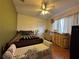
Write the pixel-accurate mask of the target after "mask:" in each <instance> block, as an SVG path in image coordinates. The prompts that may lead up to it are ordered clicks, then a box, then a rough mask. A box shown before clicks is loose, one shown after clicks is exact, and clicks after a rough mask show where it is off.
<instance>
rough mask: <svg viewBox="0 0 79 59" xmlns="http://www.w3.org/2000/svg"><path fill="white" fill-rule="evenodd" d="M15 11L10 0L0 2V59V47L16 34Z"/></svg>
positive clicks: (0, 0)
mask: <svg viewBox="0 0 79 59" xmlns="http://www.w3.org/2000/svg"><path fill="white" fill-rule="evenodd" d="M16 21H17V20H16V11H15V8H14V5H13V3H12V0H0V57H1V47H2V46H5V44H6V43H7V42H8V41H10V40H11V39H12V38H13V37H14V36H15V34H16V26H17V23H16Z"/></svg>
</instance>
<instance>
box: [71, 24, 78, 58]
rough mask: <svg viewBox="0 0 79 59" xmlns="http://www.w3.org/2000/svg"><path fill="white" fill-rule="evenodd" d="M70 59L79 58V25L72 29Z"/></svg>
mask: <svg viewBox="0 0 79 59" xmlns="http://www.w3.org/2000/svg"><path fill="white" fill-rule="evenodd" d="M70 59H79V25H77V26H72V29H71V40H70Z"/></svg>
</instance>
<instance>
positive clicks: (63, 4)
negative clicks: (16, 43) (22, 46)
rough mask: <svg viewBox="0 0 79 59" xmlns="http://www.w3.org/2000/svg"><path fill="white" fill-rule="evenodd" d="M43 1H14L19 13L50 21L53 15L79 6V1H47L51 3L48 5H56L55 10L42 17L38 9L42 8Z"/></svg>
mask: <svg viewBox="0 0 79 59" xmlns="http://www.w3.org/2000/svg"><path fill="white" fill-rule="evenodd" d="M23 1H24V2H23ZM42 1H43V0H13V2H14V5H15V7H16V11H17V12H18V13H20V14H24V15H27V16H33V17H37V18H42V19H49V18H50V17H52V15H54V14H57V13H59V12H61V11H64V10H66V9H67V8H71V7H73V6H75V5H77V4H79V0H55V2H54V0H47V1H48V2H49V3H48V5H50V6H51V5H53V4H54V5H55V8H54V9H53V8H52V9H51V10H50V11H49V12H50V14H48V15H45V16H41V15H40V11H38V9H40V8H41V2H42ZM48 7H49V6H48ZM51 7H52V6H51Z"/></svg>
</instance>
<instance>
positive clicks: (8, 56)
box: [2, 51, 14, 59]
mask: <svg viewBox="0 0 79 59" xmlns="http://www.w3.org/2000/svg"><path fill="white" fill-rule="evenodd" d="M2 58H3V59H14V58H13V55H12V53H11V52H10V51H6V52H5V53H4V54H3V56H2Z"/></svg>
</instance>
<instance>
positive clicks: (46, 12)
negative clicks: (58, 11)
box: [41, 10, 49, 15]
mask: <svg viewBox="0 0 79 59" xmlns="http://www.w3.org/2000/svg"><path fill="white" fill-rule="evenodd" d="M46 14H49V12H48V10H42V11H41V15H46Z"/></svg>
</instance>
